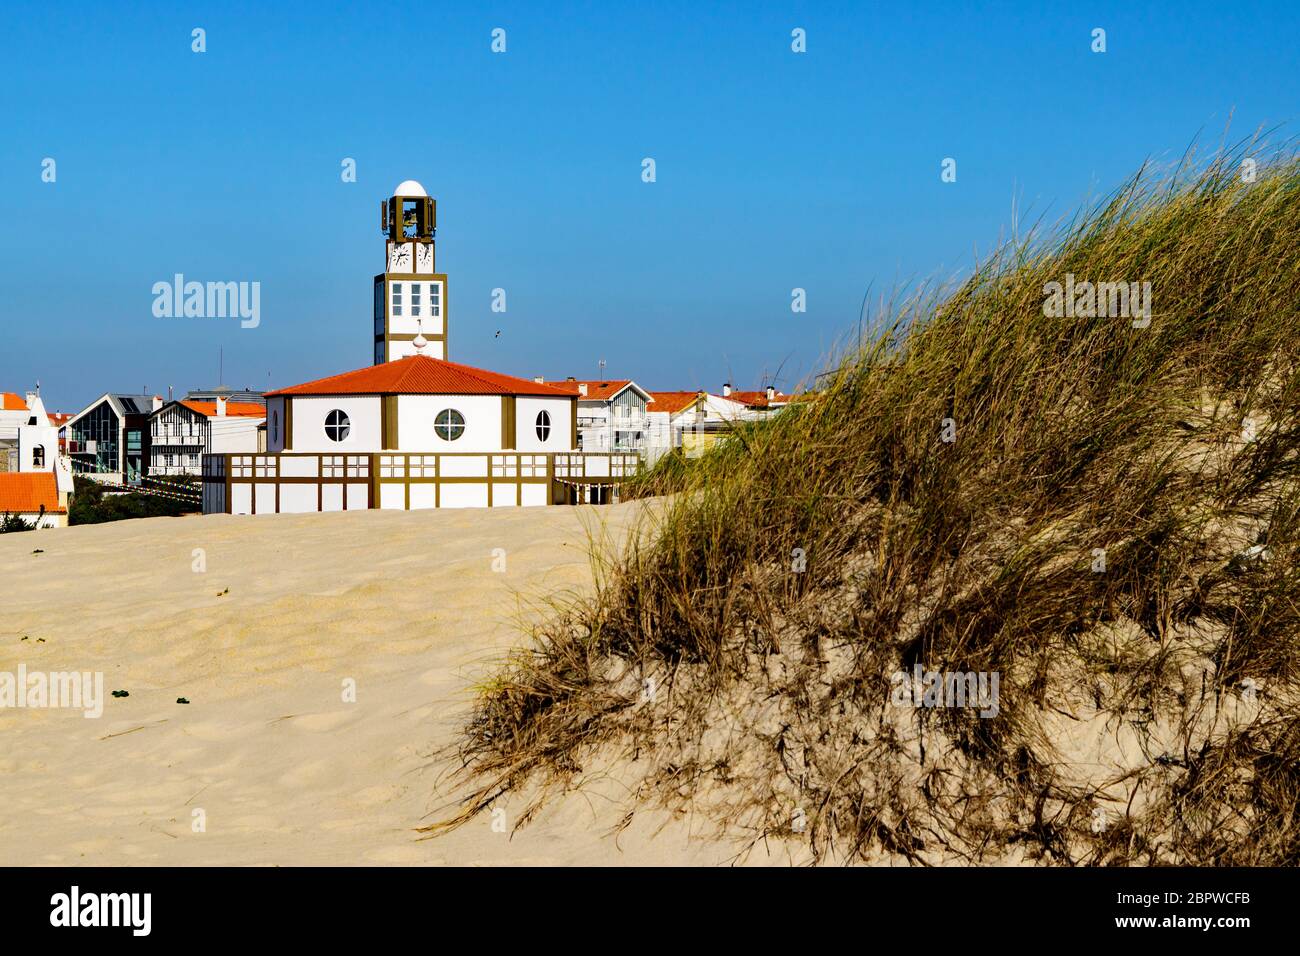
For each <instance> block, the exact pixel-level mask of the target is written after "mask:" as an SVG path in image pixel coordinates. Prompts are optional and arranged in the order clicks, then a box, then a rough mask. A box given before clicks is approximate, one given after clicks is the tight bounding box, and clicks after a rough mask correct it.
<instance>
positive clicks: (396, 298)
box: [393, 282, 402, 315]
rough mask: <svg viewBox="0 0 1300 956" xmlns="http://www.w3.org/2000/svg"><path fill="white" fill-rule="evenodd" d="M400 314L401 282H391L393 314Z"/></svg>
mask: <svg viewBox="0 0 1300 956" xmlns="http://www.w3.org/2000/svg"><path fill="white" fill-rule="evenodd" d="M401 314H402V283H400V282H394V283H393V315H401Z"/></svg>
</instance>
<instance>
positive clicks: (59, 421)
mask: <svg viewBox="0 0 1300 956" xmlns="http://www.w3.org/2000/svg"><path fill="white" fill-rule="evenodd" d="M48 414H49V417H50V424H51V425H54V426H56V427H58V428H62V427H63V426H64V425H66V424H67V423H68V422H70V421H72V413H71V412H49V413H48Z"/></svg>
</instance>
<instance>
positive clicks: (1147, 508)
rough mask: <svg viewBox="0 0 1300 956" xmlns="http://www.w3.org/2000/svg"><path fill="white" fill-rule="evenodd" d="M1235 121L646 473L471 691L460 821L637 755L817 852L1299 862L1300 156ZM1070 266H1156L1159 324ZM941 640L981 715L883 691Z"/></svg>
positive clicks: (713, 805) (663, 779)
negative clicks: (644, 499)
mask: <svg viewBox="0 0 1300 956" xmlns="http://www.w3.org/2000/svg"><path fill="white" fill-rule="evenodd" d="M1243 155H1244V151H1243V150H1238V151H1236V152H1233V153H1231V154H1226V155H1221V156H1219V157H1218V158H1217V159H1215V160H1214V161H1212V162H1210V163H1209V164H1207V165H1205V166H1203V167H1202V168H1200V169H1198V170H1196V171H1188V169H1186V168H1182V169H1179V170H1177V171H1175V172H1173V173H1172V174H1168V175H1165V176H1163V177H1152V176H1150V175H1149V174H1147V173H1146V172H1145V171H1144V172H1143V173H1140V174H1139V175H1138V176H1136V177H1135V178H1134V179H1133V180H1132V181H1131V182H1129V183H1128V184H1126V185H1125V186H1124V188H1122V189H1121V190H1119V191H1118V192H1117V193H1116V194H1114V195H1113V196H1111V197H1109V198H1108V199H1107V200H1106V201H1104V202H1102V203H1100V204H1098V205H1097V206H1095V207H1093V208H1090V209H1087V210H1085V211H1084V212H1082V213H1081V214H1080V215H1078V216H1077V217H1076V218H1075V219H1074V220H1073V221H1072V222H1070V223H1068V224H1066V225H1064V226H1062V227H1060V228H1058V229H1057V230H1056V231H1055V232H1053V233H1052V234H1051V235H1050V236H1046V237H1042V238H1031V239H1029V240H1027V241H1024V242H1019V243H1016V244H1012V245H1009V246H1007V247H1006V248H1004V249H1003V250H1002V251H1001V252H999V253H998V254H996V255H995V256H994V257H993V258H992V259H991V261H989V262H987V263H985V264H984V265H983V266H982V267H981V268H980V269H979V270H978V271H977V273H976V274H975V275H974V276H973V277H972V278H970V279H969V280H968V281H966V282H965V283H963V284H962V285H961V287H960V288H958V289H956V290H955V291H953V292H951V294H948V295H947V296H946V297H942V298H941V297H940V296H939V295H937V294H927V295H923V296H921V297H918V298H916V299H914V300H913V301H910V302H907V303H905V304H903V305H901V306H900V307H898V308H897V309H896V310H895V311H894V312H893V313H892V315H891V317H890V319H889V322H888V327H887V328H886V329H885V331H884V332H883V333H881V334H880V335H879V336H878V337H877V338H876V339H875V340H874V341H872V342H870V343H868V344H866V345H865V346H863V347H861V348H860V349H855V350H854V352H853V353H852V354H849V355H847V356H846V357H845V358H844V360H843V361H842V362H841V363H840V364H839V366H838V369H837V371H835V372H834V374H833V375H831V376H830V377H829V380H828V381H827V382H826V383H825V384H824V385H823V387H821V388H820V389H819V394H818V397H817V399H816V400H815V401H811V402H807V403H804V404H801V405H796V406H792V407H790V408H789V409H787V410H786V411H785V412H784V413H782V414H781V415H780V416H779V417H777V418H776V419H775V420H773V421H771V422H770V423H764V424H756V425H752V426H746V427H744V428H743V429H741V430H739V431H738V432H737V433H736V434H735V436H734V438H733V439H731V440H729V441H728V442H726V443H724V444H723V446H722V447H720V448H718V449H717V450H716V451H715V452H714V453H711V454H710V455H708V456H706V457H705V458H703V459H701V460H699V461H698V462H694V463H692V464H691V465H689V466H683V465H682V464H681V463H672V464H670V465H666V466H664V468H662V469H660V470H659V471H657V472H656V473H655V474H654V475H652V476H651V477H650V479H648V480H647V481H645V482H643V483H642V488H643V490H646V491H650V492H654V493H668V492H672V493H674V497H673V498H672V500H671V502H670V504H669V505H667V506H666V507H664V508H663V509H660V510H659V511H657V512H655V514H656V517H655V518H654V519H653V520H655V521H656V525H655V527H654V528H653V533H651V534H646V535H643V536H642V537H641V538H640V539H638V543H635V544H634V545H633V546H632V547H631V548H630V550H628V551H627V552H626V553H624V554H622V555H618V556H616V557H613V558H610V559H609V561H608V563H607V564H605V565H604V566H602V568H601V574H600V576H599V577H600V580H599V586H598V590H597V593H596V595H595V597H594V598H593V599H591V600H589V601H585V602H575V603H572V604H570V605H569V606H567V607H566V608H565V609H564V610H563V612H562V613H560V614H557V615H556V616H555V617H554V618H553V619H552V620H550V621H549V622H548V623H547V624H546V625H544V626H543V627H542V628H541V629H540V630H539V631H538V634H537V642H536V647H535V649H534V650H532V651H530V652H528V653H526V654H520V655H518V656H516V657H515V658H514V659H513V660H512V661H511V662H510V663H509V664H508V666H506V667H505V668H504V669H503V671H502V673H501V675H500V676H499V679H498V680H497V681H496V682H495V683H494V684H493V685H492V686H491V687H490V688H488V689H486V691H485V692H484V694H483V696H482V698H481V700H480V703H479V705H478V707H477V710H476V713H475V715H474V717H473V720H472V722H471V723H470V724H469V726H468V728H467V730H466V734H465V738H464V741H463V747H462V749H461V756H462V757H463V760H464V767H465V770H464V771H463V778H462V781H461V782H462V783H463V784H464V786H465V787H466V790H465V791H463V792H462V796H463V802H462V803H460V804H459V812H458V813H457V815H456V817H455V818H454V819H452V820H450V821H448V823H447V824H446V825H455V824H457V823H459V822H463V820H465V819H468V818H469V817H470V816H472V815H474V814H476V813H478V812H480V811H481V810H483V809H484V808H486V807H488V806H490V805H491V804H492V802H493V801H494V800H495V799H497V797H498V796H499V795H500V794H502V793H505V792H509V791H519V790H520V789H521V788H522V787H523V785H525V784H530V785H533V786H530V788H529V789H530V792H532V793H534V794H536V800H538V801H541V800H544V799H546V797H547V795H548V794H550V793H553V792H555V790H556V789H557V788H564V787H569V786H574V785H576V784H578V783H580V781H581V779H582V773H583V768H584V767H586V766H588V765H589V764H591V763H592V762H593V761H607V760H609V759H611V757H616V756H618V755H626V756H633V755H635V756H636V758H637V763H636V764H635V766H637V767H638V768H639V769H640V771H641V776H640V779H641V780H642V781H643V782H642V784H641V789H640V791H639V793H638V798H639V799H642V800H652V801H658V802H660V803H662V804H666V805H668V806H670V807H685V806H687V805H691V806H694V807H696V808H700V809H704V810H705V811H706V812H708V813H711V814H713V815H714V816H715V818H716V819H717V820H718V821H719V824H720V826H724V827H725V829H726V831H727V832H728V833H731V834H733V835H735V834H748V835H749V837H750V839H752V840H760V839H765V838H769V837H777V838H785V839H790V840H796V841H805V842H806V844H807V845H808V847H809V848H810V850H811V852H812V853H813V854H814V855H815V856H816V857H817V858H819V859H834V860H853V859H860V860H882V859H896V860H898V859H901V860H907V861H911V862H916V863H936V862H953V861H972V862H980V861H1014V860H1024V861H1036V862H1045V863H1053V864H1093V865H1095V864H1104V865H1116V864H1156V863H1183V864H1215V865H1295V864H1296V863H1300V829H1298V827H1300V818H1298V816H1297V803H1298V801H1300V717H1298V713H1300V711H1298V710H1297V702H1298V699H1300V639H1298V638H1300V607H1298V606H1297V600H1296V595H1297V593H1298V591H1297V586H1298V585H1300V580H1298V579H1300V484H1298V483H1297V480H1296V479H1297V471H1298V470H1300V419H1297V415H1296V412H1297V405H1298V404H1300V163H1298V162H1297V160H1296V159H1295V157H1294V156H1280V157H1279V158H1276V159H1275V160H1273V161H1272V162H1271V163H1269V164H1263V165H1261V167H1260V170H1259V173H1258V178H1257V180H1256V181H1255V182H1253V183H1244V182H1242V180H1241V177H1240V175H1239V164H1240V161H1241V159H1242V158H1243ZM1067 273H1072V274H1073V275H1074V276H1075V278H1076V281H1078V282H1083V281H1085V280H1090V281H1092V282H1111V281H1114V282H1119V281H1125V282H1150V283H1151V288H1152V306H1153V309H1152V321H1151V323H1150V325H1149V327H1147V328H1134V327H1133V323H1132V321H1130V319H1129V318H1126V317H1124V318H1053V317H1048V316H1045V315H1044V309H1043V304H1044V299H1045V295H1044V285H1045V283H1048V282H1053V281H1056V282H1064V281H1065V275H1066V274H1067ZM945 419H949V420H951V427H953V428H955V435H956V440H955V441H952V442H945V441H943V440H941V434H942V430H943V428H944V424H943V423H944V420H945ZM796 549H798V550H796ZM799 554H802V555H805V556H806V567H805V569H804V570H802V571H798V570H796V568H797V567H798V555H799ZM1103 557H1104V570H1099V565H1100V561H1101V560H1102V558H1103ZM918 664H919V665H921V666H922V668H923V669H925V670H933V671H959V672H984V673H996V674H997V675H999V678H1000V684H999V698H998V707H997V714H996V716H981V715H980V713H979V712H978V711H977V710H976V709H974V708H971V707H966V708H942V707H940V708H925V707H922V708H917V707H913V706H910V705H900V704H899V703H896V702H895V696H896V694H895V692H896V688H897V686H898V683H897V682H898V677H897V676H896V675H898V673H899V672H911V671H912V669H913V667H914V666H915V665H918ZM647 680H649V681H652V682H653V688H654V693H653V694H647V693H645V690H646V688H647V687H648V686H650V685H647V684H646V681H647ZM538 784H540V785H541V786H540V787H538V786H536V785H538ZM536 805H537V804H536V803H535V804H534V805H533V808H534V809H535V808H536Z"/></svg>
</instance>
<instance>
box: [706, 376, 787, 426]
mask: <svg viewBox="0 0 1300 956" xmlns="http://www.w3.org/2000/svg"><path fill="white" fill-rule="evenodd" d="M722 397H723V398H725V399H728V400H729V401H731V402H733V403H739V404H740V405H742V406H744V412H743V415H742V417H743V418H745V419H749V420H753V419H762V418H770V417H771V416H773V415H775V414H776V413H777V412H779V411H780V410H781V409H783V408H785V407H786V406H787V405H789V404H790V402H791V396H789V395H786V394H785V393H784V392H780V391H777V389H776V388H775V387H774V386H771V385H768V386H767V387H765V388H763V389H761V390H759V391H757V392H740V391H736V390H734V389H732V387H731V384H730V383H727V384H724V385H723V386H722Z"/></svg>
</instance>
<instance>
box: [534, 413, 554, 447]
mask: <svg viewBox="0 0 1300 956" xmlns="http://www.w3.org/2000/svg"><path fill="white" fill-rule="evenodd" d="M549 437H551V413H550V412H538V413H537V440H538V441H546V439H547V438H549Z"/></svg>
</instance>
